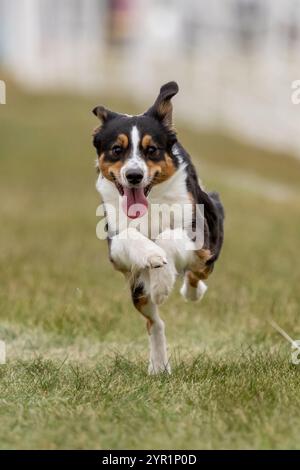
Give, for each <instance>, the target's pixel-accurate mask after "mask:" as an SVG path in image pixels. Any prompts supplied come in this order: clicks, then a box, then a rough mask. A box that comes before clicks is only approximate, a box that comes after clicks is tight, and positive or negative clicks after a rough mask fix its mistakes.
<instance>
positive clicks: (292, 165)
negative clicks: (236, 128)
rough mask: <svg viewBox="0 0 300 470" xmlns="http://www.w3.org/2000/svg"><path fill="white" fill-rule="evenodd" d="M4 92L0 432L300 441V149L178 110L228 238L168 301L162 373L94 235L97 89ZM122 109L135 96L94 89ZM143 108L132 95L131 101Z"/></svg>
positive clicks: (111, 440)
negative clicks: (211, 263) (297, 351)
mask: <svg viewBox="0 0 300 470" xmlns="http://www.w3.org/2000/svg"><path fill="white" fill-rule="evenodd" d="M7 93H8V96H7V105H6V106H0V159H1V160H0V165H1V166H0V200H1V203H0V220H1V230H0V260H1V262H0V270H1V271H0V272H1V282H0V315H1V320H0V339H2V340H5V342H6V345H7V364H6V365H1V366H0V421H1V427H0V446H1V448H3V449H4V448H25V449H32V448H47V449H62V448H72V449H74V448H111V449H117V448H134V449H139V448H146V449H151V448H168V449H172V448H177V449H190V448H204V449H220V448H239V449H241V448H247V449H252V448H259V449H267V448H275V449H278V448H297V447H299V442H300V393H299V390H300V365H299V366H296V365H293V364H291V348H290V345H289V344H288V343H287V342H286V341H285V340H284V339H283V338H282V337H281V336H280V335H279V334H278V333H277V332H276V331H275V330H274V329H273V328H272V327H271V326H270V324H269V319H270V318H272V319H273V320H275V321H276V322H277V323H278V324H279V325H280V326H281V327H283V328H284V329H285V330H286V331H287V332H288V333H289V334H290V335H291V336H292V337H293V338H295V339H297V338H300V315H299V314H300V289H299V281H300V266H299V237H300V197H299V196H300V185H299V183H300V163H299V162H297V161H296V160H293V159H291V158H289V157H288V156H284V155H274V154H271V153H268V152H265V151H260V150H257V149H255V148H252V147H249V146H246V145H243V144H241V143H238V142H235V141H234V140H231V139H228V138H226V137H222V136H219V135H209V134H198V135H196V134H195V133H193V132H191V131H188V130H187V129H184V128H182V127H181V126H180V123H178V125H177V127H178V130H179V131H180V136H181V140H182V142H183V144H184V145H185V146H186V147H187V148H188V149H189V150H190V151H191V152H192V153H193V155H194V161H195V163H196V164H197V167H198V168H199V171H200V174H201V177H202V179H203V181H204V182H205V185H206V187H207V188H209V189H217V190H218V191H219V192H220V193H221V196H222V199H223V201H224V204H225V207H226V214H227V217H226V238H225V245H224V251H223V254H222V257H221V259H220V261H219V262H218V263H217V266H216V269H215V272H214V274H213V275H212V276H211V278H210V279H209V281H208V285H209V290H208V292H207V294H206V296H205V298H204V300H203V301H202V303H200V304H193V303H186V302H184V301H183V299H181V297H180V295H179V294H178V289H177V290H176V292H174V293H173V294H172V296H171V298H170V299H169V301H168V302H167V304H165V305H164V306H163V307H162V308H161V313H162V317H163V319H164V320H165V322H166V333H167V339H168V342H169V351H170V355H171V362H172V366H173V374H172V375H171V376H159V377H149V376H147V373H146V371H147V357H148V338H147V334H146V330H145V324H144V321H143V319H142V318H141V317H140V316H139V314H138V313H137V312H136V311H135V310H134V309H133V307H132V305H131V302H130V299H129V293H128V289H127V287H126V285H125V282H124V280H123V277H122V275H121V274H119V273H117V272H115V271H114V270H113V268H112V267H111V266H110V264H109V261H108V258H107V246H106V242H104V241H99V240H97V238H96V235H95V229H96V223H97V221H98V220H97V218H96V215H95V211H96V207H97V205H98V195H97V193H96V191H95V189H94V186H95V179H96V174H95V171H94V168H93V166H94V159H95V155H94V150H93V148H92V146H91V130H92V129H93V127H95V125H96V122H95V119H94V117H93V116H92V114H91V113H90V110H91V109H92V107H93V106H94V105H95V104H97V102H98V101H101V100H99V99H98V98H96V99H92V98H80V97H78V96H76V97H75V96H58V95H49V96H38V95H36V96H30V95H25V94H22V93H21V92H20V91H18V90H17V89H16V88H15V87H13V86H12V85H11V86H10V87H9V86H8V90H7ZM102 102H104V103H105V104H107V105H111V106H113V105H114V106H115V107H117V109H118V110H120V111H124V112H130V111H131V110H133V111H134V110H135V109H134V108H133V107H132V106H130V105H128V106H127V107H126V105H125V103H121V102H118V101H117V100H112V99H109V98H108V97H107V98H106V99H105V98H104V99H102ZM138 111H140V110H138Z"/></svg>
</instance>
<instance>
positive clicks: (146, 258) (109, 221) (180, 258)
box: [93, 82, 224, 374]
mask: <svg viewBox="0 0 300 470" xmlns="http://www.w3.org/2000/svg"><path fill="white" fill-rule="evenodd" d="M177 92H178V85H177V83H175V82H169V83H166V84H165V85H163V86H162V87H161V89H160V93H159V95H158V97H157V99H156V101H155V102H154V104H153V105H152V106H151V107H150V108H149V109H148V110H147V111H146V112H145V113H144V114H140V115H137V116H131V115H128V114H119V113H116V112H113V111H110V110H108V109H106V108H105V107H103V106H97V107H96V108H95V109H94V110H93V113H94V114H95V115H96V116H97V117H98V119H99V120H100V126H99V127H98V128H97V129H96V130H95V131H94V134H93V139H94V140H93V143H94V146H95V148H96V151H97V156H98V158H97V170H98V173H99V176H98V180H97V184H96V188H97V190H98V191H99V193H100V194H101V198H102V202H103V205H104V208H105V221H106V229H107V239H108V245H109V256H110V260H111V262H112V263H113V265H114V267H115V268H116V269H117V270H118V271H121V272H122V273H123V274H124V275H125V277H126V279H127V280H128V281H129V284H130V288H131V295H132V301H133V304H134V306H135V307H136V309H137V310H138V311H139V312H140V313H141V314H142V315H143V316H144V317H145V319H146V321H147V330H148V334H149V338H150V362H149V373H150V374H156V373H160V372H167V373H170V371H171V368H170V363H169V360H168V355H167V344H166V337H165V327H164V322H163V321H162V320H161V318H160V316H159V312H158V306H159V305H160V304H162V303H163V302H164V301H165V300H166V299H167V297H168V296H169V294H170V292H171V290H172V288H173V286H174V283H175V280H176V277H177V276H178V275H182V276H183V285H182V287H181V290H180V292H181V294H182V296H183V297H184V298H185V299H187V300H192V301H196V300H199V299H201V298H202V297H203V295H204V293H205V291H206V289H207V287H206V285H205V283H204V282H203V281H204V280H205V279H206V278H207V277H208V276H209V275H210V274H211V272H212V270H213V267H214V264H215V262H216V261H217V259H218V257H219V254H220V251H221V248H222V243H223V220H224V210H223V206H222V204H221V202H220V199H219V196H218V194H217V193H215V192H212V193H209V192H206V191H205V190H204V189H203V187H202V184H201V183H200V182H199V180H198V176H197V173H196V170H195V167H194V165H193V163H192V161H191V158H190V156H189V154H188V153H187V152H186V151H185V149H184V148H183V146H182V145H181V144H180V142H179V141H178V139H177V135H176V132H175V130H174V127H173V120H172V103H171V99H172V98H173V97H174V95H176V94H177ZM152 208H155V211H154V210H152ZM166 214H167V217H166ZM145 222H147V223H145ZM150 229H151V230H150Z"/></svg>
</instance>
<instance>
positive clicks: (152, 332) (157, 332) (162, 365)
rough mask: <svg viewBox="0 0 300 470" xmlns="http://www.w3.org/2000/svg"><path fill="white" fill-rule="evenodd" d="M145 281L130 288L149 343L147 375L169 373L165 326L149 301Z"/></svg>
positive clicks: (156, 308) (141, 280) (155, 307)
mask: <svg viewBox="0 0 300 470" xmlns="http://www.w3.org/2000/svg"><path fill="white" fill-rule="evenodd" d="M145 281H146V282H147V279H140V280H138V281H137V282H136V283H135V285H134V286H132V288H131V292H132V300H133V304H134V306H135V308H136V309H137V310H138V311H139V312H140V313H141V314H142V315H143V316H144V317H145V318H146V321H147V331H148V334H149V343H150V359H149V368H148V372H149V374H158V373H161V372H167V373H171V368H170V364H169V361H168V355H167V342H166V336H165V325H164V322H163V321H162V319H161V318H160V316H159V313H158V307H157V305H156V304H155V303H153V301H152V300H151V297H150V294H148V293H147V289H146V286H145Z"/></svg>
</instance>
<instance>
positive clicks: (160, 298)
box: [150, 265, 175, 305]
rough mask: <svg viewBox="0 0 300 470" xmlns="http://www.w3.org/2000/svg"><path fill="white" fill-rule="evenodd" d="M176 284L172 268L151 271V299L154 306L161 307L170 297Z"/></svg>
mask: <svg viewBox="0 0 300 470" xmlns="http://www.w3.org/2000/svg"><path fill="white" fill-rule="evenodd" d="M174 282H175V272H174V271H173V270H172V269H171V266H169V265H168V266H164V267H161V268H160V269H157V270H153V271H150V297H151V300H152V302H153V303H154V304H156V305H161V304H162V303H164V301H165V300H166V299H167V298H168V296H169V295H170V293H171V291H172V288H173V286H174Z"/></svg>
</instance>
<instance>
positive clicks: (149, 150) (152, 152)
mask: <svg viewBox="0 0 300 470" xmlns="http://www.w3.org/2000/svg"><path fill="white" fill-rule="evenodd" d="M146 151H147V154H148V155H149V157H151V156H153V155H155V154H156V151H157V147H155V145H149V146H148V147H147V150H146Z"/></svg>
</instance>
